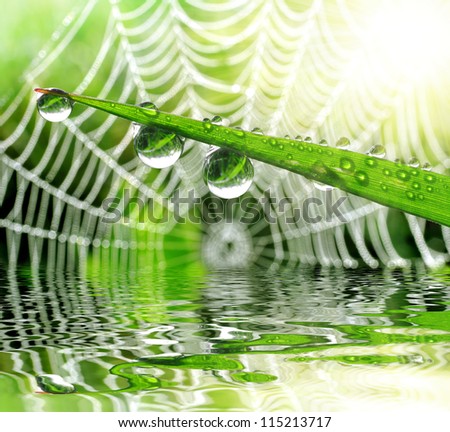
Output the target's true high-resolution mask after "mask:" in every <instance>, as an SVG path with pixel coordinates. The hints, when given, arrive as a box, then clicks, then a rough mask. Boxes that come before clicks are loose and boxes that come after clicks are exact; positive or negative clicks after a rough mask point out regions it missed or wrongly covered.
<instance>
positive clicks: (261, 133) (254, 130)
mask: <svg viewBox="0 0 450 432" xmlns="http://www.w3.org/2000/svg"><path fill="white" fill-rule="evenodd" d="M252 133H254V134H256V135H264V132H263V131H262V130H261V128H259V127H255V128H253V129H252Z"/></svg>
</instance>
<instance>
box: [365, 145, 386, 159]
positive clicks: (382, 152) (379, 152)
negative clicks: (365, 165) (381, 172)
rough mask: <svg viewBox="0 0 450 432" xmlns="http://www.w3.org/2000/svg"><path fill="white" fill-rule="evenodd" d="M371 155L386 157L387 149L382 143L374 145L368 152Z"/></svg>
mask: <svg viewBox="0 0 450 432" xmlns="http://www.w3.org/2000/svg"><path fill="white" fill-rule="evenodd" d="M367 154H369V155H370V156H374V157H378V158H384V157H385V156H386V149H385V148H384V146H382V145H374V146H373V147H371V148H370V149H369V151H368V152H367Z"/></svg>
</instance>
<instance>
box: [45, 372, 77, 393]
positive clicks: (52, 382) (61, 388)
mask: <svg viewBox="0 0 450 432" xmlns="http://www.w3.org/2000/svg"><path fill="white" fill-rule="evenodd" d="M36 381H37V384H38V386H39V388H40V389H41V390H42V391H44V392H46V393H54V394H67V393H73V392H74V391H75V387H74V386H73V385H72V384H70V383H69V382H67V381H65V380H64V379H63V378H62V377H60V376H59V375H53V374H43V375H38V376H37V377H36Z"/></svg>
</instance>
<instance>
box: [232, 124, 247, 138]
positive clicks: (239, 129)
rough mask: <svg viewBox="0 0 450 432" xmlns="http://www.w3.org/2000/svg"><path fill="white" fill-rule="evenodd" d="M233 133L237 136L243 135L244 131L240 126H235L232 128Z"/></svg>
mask: <svg viewBox="0 0 450 432" xmlns="http://www.w3.org/2000/svg"><path fill="white" fill-rule="evenodd" d="M233 132H234V134H235V135H237V136H238V137H243V136H244V131H243V130H242V128H240V127H239V126H236V127H235V128H234V130H233Z"/></svg>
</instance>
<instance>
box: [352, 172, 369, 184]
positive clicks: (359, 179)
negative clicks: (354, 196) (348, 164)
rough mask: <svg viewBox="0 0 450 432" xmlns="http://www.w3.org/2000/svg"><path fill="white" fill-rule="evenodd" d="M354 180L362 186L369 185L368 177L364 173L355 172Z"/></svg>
mask: <svg viewBox="0 0 450 432" xmlns="http://www.w3.org/2000/svg"><path fill="white" fill-rule="evenodd" d="M355 179H356V181H357V182H358V183H360V184H361V185H363V186H367V185H368V184H369V176H368V175H367V173H366V172H364V171H355Z"/></svg>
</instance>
